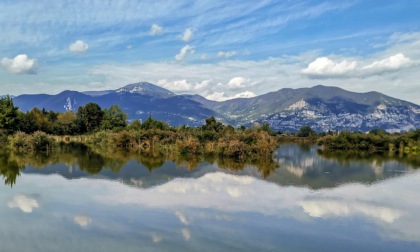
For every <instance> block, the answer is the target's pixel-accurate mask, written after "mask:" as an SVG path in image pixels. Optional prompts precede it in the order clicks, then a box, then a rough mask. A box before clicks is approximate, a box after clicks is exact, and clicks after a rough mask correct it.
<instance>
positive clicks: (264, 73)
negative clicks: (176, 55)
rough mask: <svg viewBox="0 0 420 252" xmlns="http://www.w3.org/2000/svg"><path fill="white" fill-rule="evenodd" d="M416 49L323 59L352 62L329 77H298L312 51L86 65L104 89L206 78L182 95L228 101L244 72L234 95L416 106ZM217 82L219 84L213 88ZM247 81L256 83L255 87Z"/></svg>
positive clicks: (417, 42)
mask: <svg viewBox="0 0 420 252" xmlns="http://www.w3.org/2000/svg"><path fill="white" fill-rule="evenodd" d="M395 43H397V42H395ZM419 46H420V34H418V35H417V36H410V39H409V40H408V41H407V39H405V40H404V42H403V43H400V42H398V44H392V46H391V47H389V48H387V49H385V50H382V51H378V52H377V53H375V54H374V55H369V56H360V55H359V56H355V57H348V56H343V55H335V56H328V58H329V59H330V60H332V61H333V62H334V63H335V64H340V63H342V61H344V60H345V61H346V62H347V64H348V63H351V62H353V61H355V62H356V63H357V66H356V67H355V69H354V70H352V71H348V72H347V73H343V74H342V75H339V74H336V75H331V74H330V75H324V76H323V75H318V76H316V77H314V76H311V75H308V74H304V73H302V69H304V68H307V67H308V65H309V63H311V62H313V61H315V60H316V59H317V58H319V57H322V56H323V55H319V52H318V51H308V52H305V53H302V54H299V55H285V56H281V57H269V58H267V59H261V60H237V59H232V58H231V59H230V60H220V61H217V62H213V61H206V62H200V63H197V64H179V63H177V62H175V61H173V62H167V61H161V62H145V63H139V64H104V65H95V66H93V67H91V69H90V73H91V74H92V76H94V77H95V78H97V79H98V80H99V79H100V80H101V82H103V83H104V85H105V86H104V87H106V88H109V89H114V88H118V87H120V86H121V83H134V82H137V81H139V80H149V81H151V82H152V83H156V82H157V81H158V80H161V79H166V80H167V82H174V81H179V80H185V81H186V82H187V83H192V84H196V83H201V82H202V81H203V80H211V82H210V83H209V84H208V86H207V87H206V88H205V89H202V90H196V89H190V91H188V90H185V91H183V92H188V93H190V94H200V95H202V96H204V97H206V96H208V95H211V94H213V93H214V92H218V93H221V92H225V93H224V96H225V97H230V96H232V95H233V94H234V92H232V89H227V88H226V84H227V83H228V82H229V81H230V80H231V79H232V77H239V76H240V77H245V78H250V77H251V75H250V73H252V80H251V83H248V84H247V85H248V86H245V87H243V88H240V89H237V90H234V91H235V92H236V93H240V92H244V91H246V90H249V91H252V92H254V93H255V94H263V93H267V92H272V91H277V90H279V89H281V88H301V87H311V86H315V85H319V84H323V85H326V86H337V87H341V88H344V89H346V90H349V91H353V92H368V91H372V90H377V91H380V92H382V93H384V94H386V95H390V96H393V97H396V98H400V99H404V100H408V101H411V102H414V103H417V104H420V96H419V95H418V92H417V89H418V80H419V79H420V71H418V69H417V68H416V67H414V66H416V65H418V64H419V63H420V50H418V48H419ZM398 54H403V55H404V57H405V58H407V59H409V60H410V61H409V62H408V63H405V64H402V65H401V66H400V68H397V69H387V70H386V71H382V72H378V71H373V68H372V69H363V67H364V66H369V65H371V64H372V63H374V62H375V61H378V62H380V61H382V60H384V59H387V58H389V57H390V56H391V55H394V56H395V55H398ZM200 56H201V54H200ZM208 56H209V58H213V57H214V56H216V55H214V54H212V55H210V54H208ZM344 65H346V64H344ZM162 73H165V76H164V77H162ZM340 78H341V79H340ZM338 79H340V80H338ZM342 79H345V81H342ZM218 83H222V84H223V85H220V86H219V85H218ZM253 83H258V85H256V84H253ZM249 85H252V89H250V88H249ZM8 88H9V89H10V88H14V87H8ZM51 88H53V87H51ZM168 89H170V88H168ZM9 92H10V91H9ZM17 92H18V90H17Z"/></svg>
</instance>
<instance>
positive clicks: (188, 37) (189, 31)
mask: <svg viewBox="0 0 420 252" xmlns="http://www.w3.org/2000/svg"><path fill="white" fill-rule="evenodd" d="M192 37H193V30H192V29H191V28H187V29H185V31H184V33H182V35H181V36H180V38H181V40H182V41H185V42H190V41H191V39H192Z"/></svg>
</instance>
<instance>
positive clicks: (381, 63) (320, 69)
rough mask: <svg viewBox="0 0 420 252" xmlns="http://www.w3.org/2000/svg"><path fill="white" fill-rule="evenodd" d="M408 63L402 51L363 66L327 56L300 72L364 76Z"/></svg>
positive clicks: (334, 76) (311, 74)
mask: <svg viewBox="0 0 420 252" xmlns="http://www.w3.org/2000/svg"><path fill="white" fill-rule="evenodd" d="M364 61H367V60H364ZM410 63H411V60H410V59H409V58H407V57H406V56H405V55H404V54H402V53H398V54H396V55H393V56H390V57H387V58H385V59H382V60H376V61H374V62H373V63H370V64H369V63H367V64H366V63H365V66H363V67H357V66H358V65H361V64H359V63H358V62H356V61H347V60H343V61H341V62H339V63H337V62H334V61H333V60H331V59H329V58H327V57H320V58H317V59H316V60H315V61H313V62H311V63H310V64H309V65H308V67H307V68H305V69H303V70H302V71H301V72H302V73H303V74H305V75H307V76H308V77H310V78H346V77H350V78H364V77H370V76H373V75H378V74H382V73H386V72H394V71H397V70H400V69H402V68H404V67H406V66H409V65H410Z"/></svg>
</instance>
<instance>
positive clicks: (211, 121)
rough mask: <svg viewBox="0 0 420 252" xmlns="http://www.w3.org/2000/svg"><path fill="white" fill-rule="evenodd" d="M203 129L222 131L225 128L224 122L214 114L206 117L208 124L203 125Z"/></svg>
mask: <svg viewBox="0 0 420 252" xmlns="http://www.w3.org/2000/svg"><path fill="white" fill-rule="evenodd" d="M202 129H203V130H207V131H215V132H220V131H221V130H222V129H223V124H222V123H221V122H217V121H216V118H214V116H212V117H209V118H207V119H206V124H205V125H203V126H202Z"/></svg>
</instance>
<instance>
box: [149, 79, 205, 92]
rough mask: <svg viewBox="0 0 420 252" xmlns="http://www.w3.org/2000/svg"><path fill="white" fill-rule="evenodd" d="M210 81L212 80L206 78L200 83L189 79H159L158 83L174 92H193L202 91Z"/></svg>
mask: <svg viewBox="0 0 420 252" xmlns="http://www.w3.org/2000/svg"><path fill="white" fill-rule="evenodd" d="M209 83H210V80H204V81H202V82H199V83H190V82H188V81H187V80H185V79H184V80H175V81H168V80H166V79H162V80H158V81H157V85H158V86H161V87H163V88H166V89H169V90H171V91H173V92H191V91H201V90H203V89H205V88H206V87H207V86H208V85H209Z"/></svg>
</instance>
